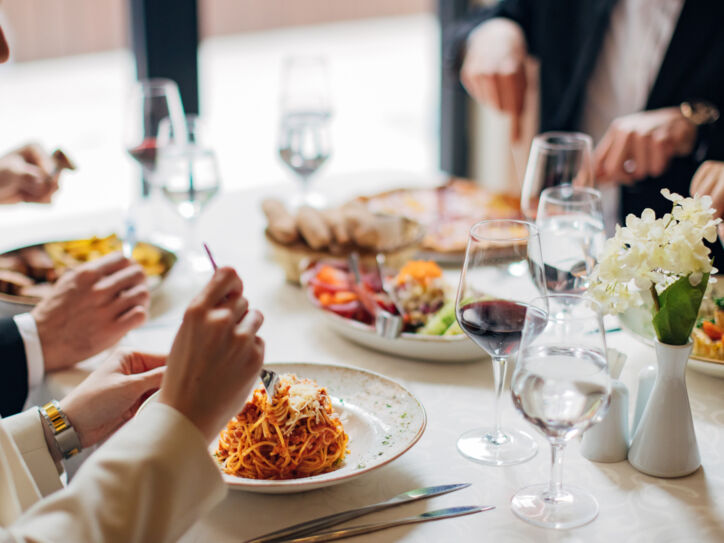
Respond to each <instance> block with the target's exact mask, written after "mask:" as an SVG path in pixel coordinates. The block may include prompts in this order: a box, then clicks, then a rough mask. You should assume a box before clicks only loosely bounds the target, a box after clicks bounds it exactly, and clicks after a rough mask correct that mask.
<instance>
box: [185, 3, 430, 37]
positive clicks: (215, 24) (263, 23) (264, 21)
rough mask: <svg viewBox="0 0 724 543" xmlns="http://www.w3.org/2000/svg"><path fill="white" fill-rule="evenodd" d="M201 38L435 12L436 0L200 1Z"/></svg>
mask: <svg viewBox="0 0 724 543" xmlns="http://www.w3.org/2000/svg"><path fill="white" fill-rule="evenodd" d="M199 9H200V14H199V16H200V19H201V23H200V24H201V36H202V38H203V37H208V36H215V35H218V34H233V33H237V32H243V31H254V30H264V29H268V28H277V27H285V26H294V25H308V24H316V23H325V22H332V21H341V20H348V19H360V18H366V17H384V16H388V15H403V14H410V13H421V12H432V11H434V9H435V1H434V0H365V1H363V2H350V1H345V0H265V1H264V2H260V1H259V0H200V2H199Z"/></svg>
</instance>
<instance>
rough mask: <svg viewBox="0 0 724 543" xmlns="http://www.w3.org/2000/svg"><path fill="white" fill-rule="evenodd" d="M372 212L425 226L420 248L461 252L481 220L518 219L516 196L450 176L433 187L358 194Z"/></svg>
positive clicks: (436, 251)
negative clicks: (375, 193)
mask: <svg viewBox="0 0 724 543" xmlns="http://www.w3.org/2000/svg"><path fill="white" fill-rule="evenodd" d="M359 200H360V201H362V202H363V203H365V204H366V205H367V206H368V207H369V209H370V211H372V212H373V213H383V214H388V215H401V216H404V217H407V218H410V219H412V220H415V221H417V222H419V223H421V224H423V225H424V226H425V228H426V234H425V238H424V240H423V242H422V250H424V251H430V252H434V253H440V254H443V255H454V254H462V253H464V252H465V246H466V245H467V240H468V232H469V231H470V227H471V226H472V225H473V224H475V223H476V222H478V221H481V220H484V219H521V218H522V217H523V216H522V213H521V210H520V198H519V197H517V196H511V195H508V194H502V193H498V192H493V191H491V190H488V189H485V188H483V187H480V186H478V185H476V184H475V183H473V182H471V181H466V180H464V179H457V178H451V179H450V180H449V181H448V182H447V183H446V184H445V185H442V186H440V187H435V188H420V189H415V188H413V189H397V190H392V191H387V192H383V193H380V194H377V195H374V196H366V197H360V198H359Z"/></svg>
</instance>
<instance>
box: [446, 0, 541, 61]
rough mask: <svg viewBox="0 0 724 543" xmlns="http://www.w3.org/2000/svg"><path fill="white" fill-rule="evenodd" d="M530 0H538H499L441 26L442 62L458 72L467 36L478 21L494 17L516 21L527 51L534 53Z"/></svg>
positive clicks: (534, 0) (533, 0)
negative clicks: (451, 23)
mask: <svg viewBox="0 0 724 543" xmlns="http://www.w3.org/2000/svg"><path fill="white" fill-rule="evenodd" d="M531 1H532V2H536V1H538V0H501V1H500V2H498V3H497V4H495V5H494V6H490V7H486V8H477V9H475V10H473V11H471V12H470V14H469V15H468V16H467V17H466V18H465V19H463V20H461V21H460V22H458V23H456V24H454V25H450V27H449V28H443V32H442V34H443V38H442V39H443V63H444V65H445V67H446V68H447V69H448V70H452V71H453V72H455V73H457V72H459V71H460V68H461V67H462V63H463V55H464V53H465V41H466V40H467V39H468V36H469V35H470V33H471V32H472V31H473V30H474V29H475V27H476V26H478V25H479V24H480V23H482V22H483V21H487V20H489V19H493V18H495V17H504V18H506V19H511V20H512V21H515V22H516V23H518V24H519V25H520V27H521V28H522V29H523V33H524V34H525V36H526V39H527V40H528V42H529V43H528V53H529V54H531V55H535V54H536V52H535V51H534V50H532V44H533V43H535V40H531V35H530V34H531V31H532V25H531V19H532V14H531V9H532V7H531V5H530V4H531Z"/></svg>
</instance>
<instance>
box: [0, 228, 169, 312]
mask: <svg viewBox="0 0 724 543" xmlns="http://www.w3.org/2000/svg"><path fill="white" fill-rule="evenodd" d="M122 243H123V242H122V240H121V239H120V238H118V237H117V236H115V235H111V236H108V237H105V238H96V237H93V238H88V239H83V240H65V241H50V242H46V243H38V244H34V245H28V246H25V247H20V248H17V249H13V250H11V251H6V252H4V253H2V254H0V273H7V272H9V271H11V270H13V268H11V266H20V267H21V268H20V269H17V268H16V269H15V271H11V273H13V274H19V276H20V279H26V280H27V282H28V283H29V284H28V287H29V289H28V290H22V289H19V290H13V289H5V288H0V302H2V303H3V305H4V306H5V307H6V309H9V310H11V311H27V310H28V308H30V307H33V306H34V305H35V304H37V303H38V302H39V301H40V300H41V298H42V297H43V296H44V295H45V293H47V290H48V289H49V288H50V286H51V285H52V284H53V283H54V282H55V281H56V280H57V278H58V277H60V275H61V274H62V273H63V271H65V270H67V269H72V268H73V267H76V266H78V265H80V264H82V263H83V262H84V261H88V260H93V259H94V258H98V257H100V256H103V255H104V254H107V253H109V252H113V251H117V250H121V248H122ZM86 246H87V247H90V249H86ZM79 252H82V253H83V254H82V255H81V256H78V255H79ZM28 255H30V256H32V257H33V258H37V259H38V260H41V261H42V262H41V264H39V265H38V266H36V267H35V268H33V267H31V266H29V265H25V264H24V259H27V258H29V256H28ZM133 258H134V259H135V260H136V261H138V262H139V263H140V264H141V266H142V267H143V268H144V270H145V271H146V275H147V277H148V282H149V287H150V288H151V289H152V290H153V289H155V288H157V287H158V286H160V284H161V283H162V282H163V280H164V279H165V278H166V276H167V275H168V274H169V273H170V271H171V269H172V268H173V266H174V265H175V263H176V260H177V257H176V255H175V254H174V253H173V252H171V251H169V250H167V249H165V248H163V247H160V246H158V245H155V244H152V243H147V242H138V243H136V245H135V246H134V248H133ZM23 266H25V267H24V268H23ZM0 283H1V281H0Z"/></svg>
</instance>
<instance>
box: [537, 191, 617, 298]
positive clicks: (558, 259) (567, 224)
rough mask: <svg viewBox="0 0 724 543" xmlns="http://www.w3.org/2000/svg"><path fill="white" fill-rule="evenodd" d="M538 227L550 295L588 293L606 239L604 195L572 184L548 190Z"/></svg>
mask: <svg viewBox="0 0 724 543" xmlns="http://www.w3.org/2000/svg"><path fill="white" fill-rule="evenodd" d="M536 226H538V230H539V231H540V237H541V244H542V246H543V265H544V271H545V280H546V287H547V288H548V292H557V293H564V294H582V293H583V292H585V290H586V289H587V288H588V278H589V276H590V274H591V272H592V271H593V268H594V267H595V265H596V262H597V257H598V254H599V253H600V251H601V249H602V248H603V243H604V242H605V240H606V234H605V231H604V226H603V209H602V204H601V193H600V192H598V191H597V190H596V189H593V188H589V187H577V186H573V185H558V186H555V187H549V188H547V189H545V190H544V191H543V192H542V193H541V196H540V203H539V204H538V214H537V218H536Z"/></svg>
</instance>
